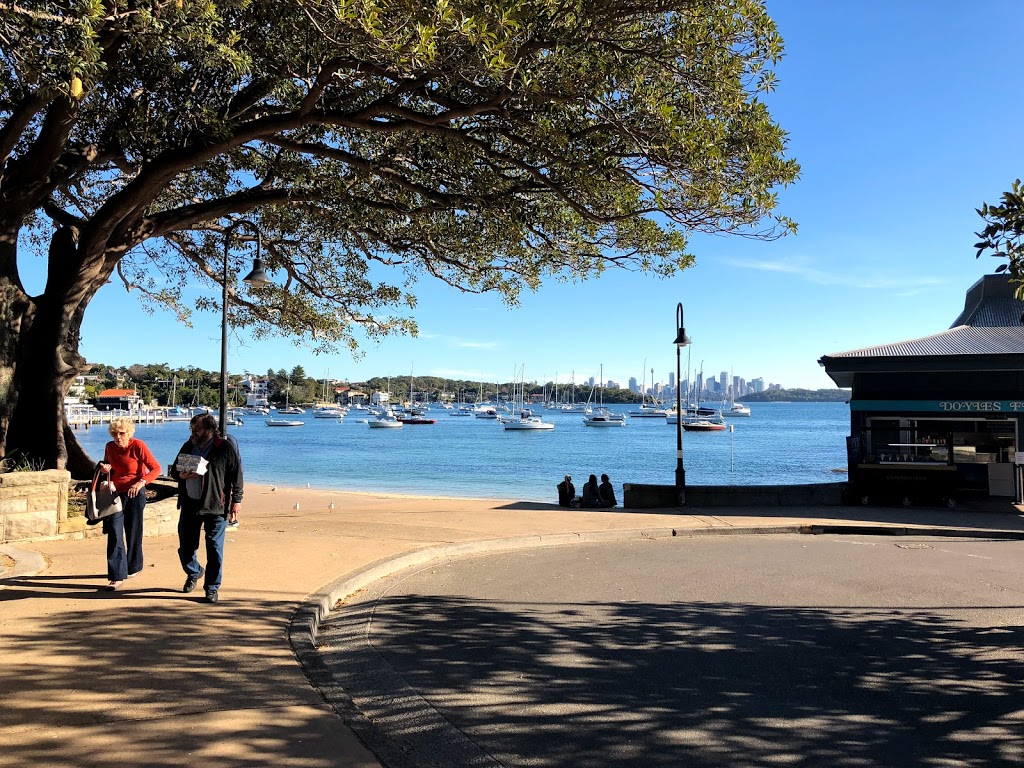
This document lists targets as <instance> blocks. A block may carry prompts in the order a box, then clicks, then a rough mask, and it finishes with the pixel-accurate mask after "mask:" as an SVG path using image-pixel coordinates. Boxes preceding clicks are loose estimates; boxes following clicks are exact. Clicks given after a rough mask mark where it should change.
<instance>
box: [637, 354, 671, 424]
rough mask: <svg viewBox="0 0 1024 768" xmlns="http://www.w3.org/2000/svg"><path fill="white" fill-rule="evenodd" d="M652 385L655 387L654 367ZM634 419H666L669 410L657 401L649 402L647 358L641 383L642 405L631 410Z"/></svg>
mask: <svg viewBox="0 0 1024 768" xmlns="http://www.w3.org/2000/svg"><path fill="white" fill-rule="evenodd" d="M651 387H652V388H653V387H654V369H653V368H651ZM629 416H630V418H632V419H664V418H665V417H666V416H668V411H666V410H665V409H664V408H660V407H658V406H657V405H656V404H655V403H647V360H644V380H643V383H642V384H641V385H640V407H639V408H635V409H633V410H632V411H630V412H629Z"/></svg>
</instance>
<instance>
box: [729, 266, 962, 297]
mask: <svg viewBox="0 0 1024 768" xmlns="http://www.w3.org/2000/svg"><path fill="white" fill-rule="evenodd" d="M727 263H728V264H729V265H730V266H733V267H738V268H740V269H753V270H757V271H760V272H776V273H779V274H786V275H794V276H796V277H799V278H801V279H802V280H806V281H807V282H808V283H814V284H816V285H842V286H846V287H848V288H861V289H868V290H885V289H895V290H899V291H900V294H899V295H904V296H907V295H913V294H914V293H917V292H918V291H919V290H920V289H922V288H925V287H928V286H933V285H947V284H948V283H949V280H947V279H943V278H940V277H933V276H931V275H920V276H907V275H896V274H892V273H888V274H884V275H861V274H855V273H853V272H848V271H842V270H836V271H829V270H824V269H821V268H819V267H813V266H808V265H806V264H800V263H798V262H785V261H754V260H748V259H729V260H727Z"/></svg>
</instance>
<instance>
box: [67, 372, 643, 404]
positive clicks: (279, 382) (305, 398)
mask: <svg viewBox="0 0 1024 768" xmlns="http://www.w3.org/2000/svg"><path fill="white" fill-rule="evenodd" d="M86 375H87V376H88V381H87V383H86V386H85V391H84V395H85V398H86V399H88V400H93V399H94V398H95V397H96V395H97V394H98V393H99V392H101V391H102V390H104V389H109V388H112V387H126V388H129V389H134V390H136V391H137V392H138V393H139V395H140V396H141V397H142V399H143V401H144V402H147V403H148V402H150V401H152V400H155V401H156V402H157V404H158V405H211V404H212V405H216V404H217V401H218V399H219V396H220V395H219V380H220V374H219V373H218V372H217V371H206V370H203V369H200V368H194V367H188V368H173V367H171V366H169V365H167V364H165V363H164V364H155V365H138V364H137V365H129V366H125V367H122V368H118V367H114V366H109V365H105V364H103V363H94V364H93V365H91V366H90V368H89V370H88V371H87V372H86ZM253 375H254V376H255V377H256V378H259V379H263V380H265V381H266V382H267V388H268V390H269V399H270V401H271V402H275V403H278V402H284V401H285V398H286V396H287V398H288V400H289V401H290V402H292V403H296V404H303V403H313V402H317V401H321V400H324V401H332V400H334V391H333V390H334V388H335V387H347V388H349V389H352V390H357V391H360V392H365V393H366V394H367V395H372V394H373V393H374V392H378V391H379V392H390V394H391V399H392V400H393V401H404V400H407V399H408V398H409V383H410V382H409V377H408V376H393V377H390V378H389V377H387V376H375V377H373V378H370V379H367V380H365V381H342V380H332V381H330V382H324V381H323V380H322V379H316V378H313V377H311V376H308V375H307V374H306V371H305V370H304V369H303V367H302V366H301V365H297V366H295V367H294V368H292V370H291V371H286V370H285V369H283V368H282V369H280V370H277V371H275V370H273V369H269V370H267V372H266V373H265V374H261V373H254V374H253ZM242 378H243V377H242V376H239V375H237V374H232V375H231V376H230V377H229V381H228V397H229V400H230V401H231V403H232V404H241V403H244V402H245V396H244V393H243V392H241V391H240V390H239V388H238V386H237V385H238V383H239V381H240V380H241V379H242ZM412 384H413V390H414V391H413V395H414V397H415V398H416V399H417V400H430V401H431V402H436V401H438V400H442V399H443V400H446V401H450V402H456V403H457V402H466V403H474V402H477V401H478V400H493V399H494V398H495V396H496V395H497V396H499V397H501V398H508V397H510V393H511V392H512V391H513V390H514V386H513V384H512V383H510V382H506V383H502V384H495V383H493V382H486V381H485V382H479V381H466V380H459V379H444V378H440V377H437V376H416V377H415V378H414V379H413V382H412ZM553 386H554V385H553V383H552V382H548V383H547V384H546V385H544V384H536V385H531V384H527V386H526V396H527V397H529V396H530V395H534V394H537V395H539V394H548V395H549V396H550V393H551V392H552V389H553ZM172 394H173V402H172ZM590 394H591V388H590V387H589V386H586V385H577V386H576V387H575V391H574V390H573V387H572V386H571V385H567V384H560V385H559V387H558V399H559V400H560V401H565V400H572V399H575V400H577V401H580V400H582V401H584V402H586V400H587V398H589V397H590ZM602 397H603V399H604V402H605V403H634V402H637V400H638V399H639V395H636V394H634V393H633V392H631V391H629V390H628V389H605V390H604V392H603V394H602Z"/></svg>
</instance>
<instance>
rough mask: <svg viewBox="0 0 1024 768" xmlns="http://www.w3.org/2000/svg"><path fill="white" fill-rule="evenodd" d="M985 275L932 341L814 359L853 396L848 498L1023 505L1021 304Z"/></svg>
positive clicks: (1004, 284)
mask: <svg viewBox="0 0 1024 768" xmlns="http://www.w3.org/2000/svg"><path fill="white" fill-rule="evenodd" d="M1015 288H1016V285H1015V284H1013V283H1011V281H1010V278H1009V277H1008V276H1006V275H985V276H984V277H982V278H981V279H980V280H978V282H977V283H975V284H974V285H973V286H971V288H970V289H969V290H968V291H967V297H966V301H965V302H964V310H963V312H961V313H960V316H959V317H957V318H956V320H955V321H954V322H953V325H952V326H951V327H950V328H949V329H948V330H945V331H942V332H941V333H936V334H934V335H932V336H926V337H924V338H920V339H912V340H910V341H901V342H896V343H893V344H882V345H879V346H875V347H866V348H864V349H856V350H853V351H850V352H839V353H836V354H832V355H825V356H823V357H822V358H821V359H820V360H819V361H818V362H819V363H820V364H821V365H822V366H824V368H825V372H826V373H827V374H828V375H829V376H830V377H831V378H832V380H833V381H834V382H835V383H836V385H837V386H840V387H849V388H851V389H852V396H851V399H850V436H849V437H848V438H847V457H848V463H849V478H850V486H849V487H850V491H851V492H852V493H853V494H855V496H854V498H859V499H860V500H862V501H864V502H865V503H868V502H874V501H878V502H882V503H892V502H893V501H896V502H902V503H904V504H911V503H935V502H936V501H939V502H946V503H949V505H950V506H953V505H955V503H956V500H957V499H963V498H978V497H1007V498H1012V499H1013V500H1014V501H1016V502H1017V503H1021V501H1022V482H1021V470H1020V465H1021V464H1022V463H1024V454H1022V453H1018V451H1020V450H1024V449H1022V448H1021V446H1022V445H1024V440H1022V436H1024V434H1022V426H1024V424H1022V423H1024V324H1022V316H1024V301H1021V300H1020V299H1017V298H1016V297H1015V296H1014V292H1015Z"/></svg>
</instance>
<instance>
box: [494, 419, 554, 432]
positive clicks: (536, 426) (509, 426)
mask: <svg viewBox="0 0 1024 768" xmlns="http://www.w3.org/2000/svg"><path fill="white" fill-rule="evenodd" d="M504 426H505V429H506V430H507V431H515V430H543V429H554V428H555V425H554V424H552V423H551V422H550V421H543V420H542V419H541V417H540V416H523V417H521V418H519V419H516V420H514V421H507V422H505V425H504Z"/></svg>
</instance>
